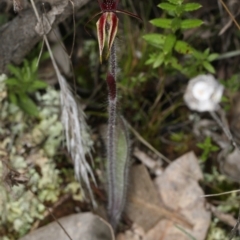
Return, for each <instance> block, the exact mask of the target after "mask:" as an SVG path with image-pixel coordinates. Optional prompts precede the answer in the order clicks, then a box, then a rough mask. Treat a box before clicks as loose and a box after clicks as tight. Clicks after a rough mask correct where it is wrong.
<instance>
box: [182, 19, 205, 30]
mask: <svg viewBox="0 0 240 240" xmlns="http://www.w3.org/2000/svg"><path fill="white" fill-rule="evenodd" d="M202 24H203V21H202V20H199V19H186V20H183V21H182V22H181V28H182V29H189V28H195V27H199V26H201V25H202Z"/></svg>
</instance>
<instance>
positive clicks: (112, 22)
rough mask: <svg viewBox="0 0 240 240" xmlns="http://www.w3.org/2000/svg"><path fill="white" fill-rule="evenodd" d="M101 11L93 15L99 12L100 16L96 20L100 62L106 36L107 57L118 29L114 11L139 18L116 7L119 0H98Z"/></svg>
mask: <svg viewBox="0 0 240 240" xmlns="http://www.w3.org/2000/svg"><path fill="white" fill-rule="evenodd" d="M98 3H99V6H100V8H101V12H99V13H97V14H95V15H94V16H93V18H94V17H96V16H97V15H99V14H102V16H101V17H100V18H99V20H98V21H97V36H98V44H99V54H100V62H102V54H103V49H104V45H105V42H106V38H107V58H108V56H109V53H110V50H111V47H112V44H113V42H114V39H115V37H116V34H117V29H118V17H117V15H116V13H123V14H126V15H129V16H132V17H134V18H137V19H139V20H141V18H140V17H139V16H137V15H135V14H133V13H130V12H127V11H123V10H119V9H117V7H118V3H119V0H102V1H101V0H98Z"/></svg>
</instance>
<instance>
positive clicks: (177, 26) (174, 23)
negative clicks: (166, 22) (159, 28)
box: [171, 18, 182, 32]
mask: <svg viewBox="0 0 240 240" xmlns="http://www.w3.org/2000/svg"><path fill="white" fill-rule="evenodd" d="M181 21H182V20H181V19H179V18H174V19H173V20H172V24H171V28H172V30H173V31H174V32H175V31H177V30H178V29H180V28H181Z"/></svg>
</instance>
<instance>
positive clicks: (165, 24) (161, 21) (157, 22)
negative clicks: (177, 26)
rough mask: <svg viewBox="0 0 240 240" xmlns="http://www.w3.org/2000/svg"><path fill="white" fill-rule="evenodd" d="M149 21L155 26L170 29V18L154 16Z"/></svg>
mask: <svg viewBox="0 0 240 240" xmlns="http://www.w3.org/2000/svg"><path fill="white" fill-rule="evenodd" d="M150 23H151V24H152V25H154V26H156V27H161V28H167V29H170V28H171V25H172V19H167V18H156V19H153V20H151V21H150Z"/></svg>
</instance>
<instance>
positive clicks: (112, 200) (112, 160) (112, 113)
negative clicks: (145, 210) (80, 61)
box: [107, 43, 117, 228]
mask: <svg viewBox="0 0 240 240" xmlns="http://www.w3.org/2000/svg"><path fill="white" fill-rule="evenodd" d="M109 63H110V68H109V73H108V75H107V85H108V92H109V95H108V104H109V105H108V133H107V165H108V166H107V174H108V213H109V218H110V219H109V220H110V223H111V225H112V226H113V228H115V227H116V224H117V223H116V220H115V219H114V218H115V216H114V213H115V210H116V206H115V204H116V193H115V190H116V188H115V186H116V115H117V114H116V111H117V88H116V49H115V44H114V43H113V46H112V48H111V52H110V60H109Z"/></svg>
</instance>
